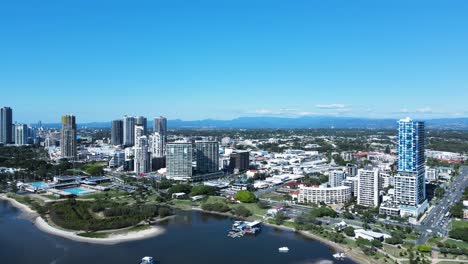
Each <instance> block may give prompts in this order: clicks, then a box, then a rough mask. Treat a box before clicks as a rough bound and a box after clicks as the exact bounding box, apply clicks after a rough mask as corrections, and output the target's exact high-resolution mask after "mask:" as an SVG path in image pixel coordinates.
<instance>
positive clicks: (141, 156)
mask: <svg viewBox="0 0 468 264" xmlns="http://www.w3.org/2000/svg"><path fill="white" fill-rule="evenodd" d="M134 150H135V158H134V160H133V162H134V171H135V173H136V174H137V175H138V174H140V173H147V172H150V171H151V158H150V153H149V151H148V138H147V137H146V136H141V137H138V139H136V142H135V147H134Z"/></svg>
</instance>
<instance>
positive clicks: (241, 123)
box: [44, 116, 468, 130]
mask: <svg viewBox="0 0 468 264" xmlns="http://www.w3.org/2000/svg"><path fill="white" fill-rule="evenodd" d="M397 121H398V120H397V119H389V118H385V119H372V118H359V117H330V116H307V117H298V118H287V117H239V118H236V119H232V120H215V119H204V120H196V121H184V120H181V119H174V120H168V122H167V123H168V128H169V129H183V128H186V129H190V128H236V129H240V128H366V129H394V128H396V125H397V123H396V122H397ZM423 121H425V122H426V128H429V129H456V130H468V118H438V119H426V120H423ZM44 126H46V127H60V124H58V123H57V124H45V125H44ZM152 126H153V122H152V121H148V127H149V128H151V127H152ZM78 127H88V128H110V127H111V122H110V121H109V122H92V123H81V124H78Z"/></svg>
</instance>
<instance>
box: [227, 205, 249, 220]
mask: <svg viewBox="0 0 468 264" xmlns="http://www.w3.org/2000/svg"><path fill="white" fill-rule="evenodd" d="M232 213H233V214H234V215H236V216H241V217H248V216H251V215H252V212H250V211H249V209H247V208H245V207H244V206H242V205H239V206H236V207H234V208H233V209H232Z"/></svg>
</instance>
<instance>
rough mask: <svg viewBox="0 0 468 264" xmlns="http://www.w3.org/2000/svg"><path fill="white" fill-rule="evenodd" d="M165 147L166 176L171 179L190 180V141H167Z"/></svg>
mask: <svg viewBox="0 0 468 264" xmlns="http://www.w3.org/2000/svg"><path fill="white" fill-rule="evenodd" d="M166 148H167V153H166V177H167V178H168V179H173V180H190V179H191V177H192V151H193V149H192V143H185V142H174V143H168V144H167V145H166Z"/></svg>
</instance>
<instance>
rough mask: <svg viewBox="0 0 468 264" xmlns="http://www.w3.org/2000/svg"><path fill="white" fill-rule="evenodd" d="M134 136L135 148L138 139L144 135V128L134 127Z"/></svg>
mask: <svg viewBox="0 0 468 264" xmlns="http://www.w3.org/2000/svg"><path fill="white" fill-rule="evenodd" d="M134 135H135V146H137V145H138V138H140V137H142V136H144V135H145V128H144V127H143V126H141V125H136V126H135V132H134Z"/></svg>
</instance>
